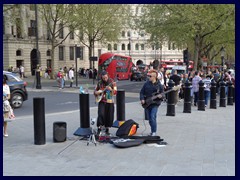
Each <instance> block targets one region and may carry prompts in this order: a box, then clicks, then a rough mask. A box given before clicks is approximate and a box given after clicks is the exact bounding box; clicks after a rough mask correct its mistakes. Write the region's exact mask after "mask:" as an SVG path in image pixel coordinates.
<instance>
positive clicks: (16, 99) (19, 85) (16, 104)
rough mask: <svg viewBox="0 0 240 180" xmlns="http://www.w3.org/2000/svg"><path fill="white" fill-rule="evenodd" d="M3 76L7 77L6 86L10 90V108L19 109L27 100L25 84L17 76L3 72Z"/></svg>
mask: <svg viewBox="0 0 240 180" xmlns="http://www.w3.org/2000/svg"><path fill="white" fill-rule="evenodd" d="M3 76H6V77H7V84H8V85H9V88H10V93H11V99H10V104H11V106H12V108H20V107H21V106H22V105H23V101H26V100H27V99H28V92H27V89H26V87H27V82H25V81H23V80H22V79H21V78H20V77H19V75H18V74H16V73H12V72H8V71H3Z"/></svg>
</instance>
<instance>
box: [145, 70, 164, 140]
mask: <svg viewBox="0 0 240 180" xmlns="http://www.w3.org/2000/svg"><path fill="white" fill-rule="evenodd" d="M157 77H158V72H157V71H156V70H154V69H152V70H150V71H149V72H148V81H147V82H146V83H145V84H144V85H143V87H142V89H141V91H140V101H141V104H142V106H143V107H145V115H146V119H147V120H149V125H150V127H151V133H150V135H151V136H156V132H157V112H158V107H159V106H160V104H161V101H162V98H163V96H164V95H163V94H161V93H163V85H162V84H161V82H160V81H159V80H158V78H157ZM154 94H156V95H155V96H154ZM149 99H150V101H149ZM147 100H148V101H147Z"/></svg>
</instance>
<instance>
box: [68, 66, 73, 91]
mask: <svg viewBox="0 0 240 180" xmlns="http://www.w3.org/2000/svg"><path fill="white" fill-rule="evenodd" d="M68 76H69V79H70V87H72V83H73V79H74V71H73V69H72V68H70V69H69V71H68Z"/></svg>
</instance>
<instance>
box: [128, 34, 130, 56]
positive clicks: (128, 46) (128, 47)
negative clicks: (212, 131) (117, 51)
mask: <svg viewBox="0 0 240 180" xmlns="http://www.w3.org/2000/svg"><path fill="white" fill-rule="evenodd" d="M128 40H129V46H128V50H129V56H131V37H129V38H128Z"/></svg>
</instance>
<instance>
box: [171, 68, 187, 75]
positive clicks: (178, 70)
mask: <svg viewBox="0 0 240 180" xmlns="http://www.w3.org/2000/svg"><path fill="white" fill-rule="evenodd" d="M175 70H177V74H178V75H180V74H185V73H186V72H187V66H173V67H172V73H173V72H174V71H175Z"/></svg>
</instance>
